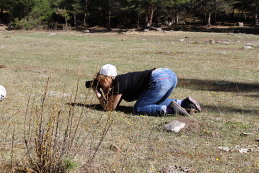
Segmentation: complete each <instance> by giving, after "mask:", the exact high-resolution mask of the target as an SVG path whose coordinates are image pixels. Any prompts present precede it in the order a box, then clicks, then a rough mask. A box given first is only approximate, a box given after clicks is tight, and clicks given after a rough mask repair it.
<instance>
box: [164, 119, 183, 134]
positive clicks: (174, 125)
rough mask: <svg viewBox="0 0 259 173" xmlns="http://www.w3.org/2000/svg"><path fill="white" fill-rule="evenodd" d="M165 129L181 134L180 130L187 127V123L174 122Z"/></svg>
mask: <svg viewBox="0 0 259 173" xmlns="http://www.w3.org/2000/svg"><path fill="white" fill-rule="evenodd" d="M164 127H165V130H166V131H168V132H174V133H179V132H180V130H181V129H182V128H184V127H185V123H184V122H180V121H177V120H174V121H172V122H170V123H168V124H166V125H165V126H164Z"/></svg>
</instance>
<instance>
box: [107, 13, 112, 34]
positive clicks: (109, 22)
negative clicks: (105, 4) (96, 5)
mask: <svg viewBox="0 0 259 173" xmlns="http://www.w3.org/2000/svg"><path fill="white" fill-rule="evenodd" d="M107 29H108V30H111V10H110V9H109V12H108V25H107Z"/></svg>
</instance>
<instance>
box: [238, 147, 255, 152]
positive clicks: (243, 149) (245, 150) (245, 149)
mask: <svg viewBox="0 0 259 173" xmlns="http://www.w3.org/2000/svg"><path fill="white" fill-rule="evenodd" d="M250 151H252V149H251V148H240V149H239V152H240V153H248V152H250Z"/></svg>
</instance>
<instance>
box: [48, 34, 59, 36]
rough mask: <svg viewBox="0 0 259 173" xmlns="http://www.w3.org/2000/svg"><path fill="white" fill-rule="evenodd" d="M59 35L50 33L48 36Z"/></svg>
mask: <svg viewBox="0 0 259 173" xmlns="http://www.w3.org/2000/svg"><path fill="white" fill-rule="evenodd" d="M54 35H57V34H56V33H50V34H49V35H48V36H54Z"/></svg>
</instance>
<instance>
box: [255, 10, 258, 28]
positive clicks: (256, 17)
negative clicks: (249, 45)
mask: <svg viewBox="0 0 259 173" xmlns="http://www.w3.org/2000/svg"><path fill="white" fill-rule="evenodd" d="M257 10H258V9H257V6H256V7H255V24H256V25H257V24H258V11H257Z"/></svg>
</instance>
